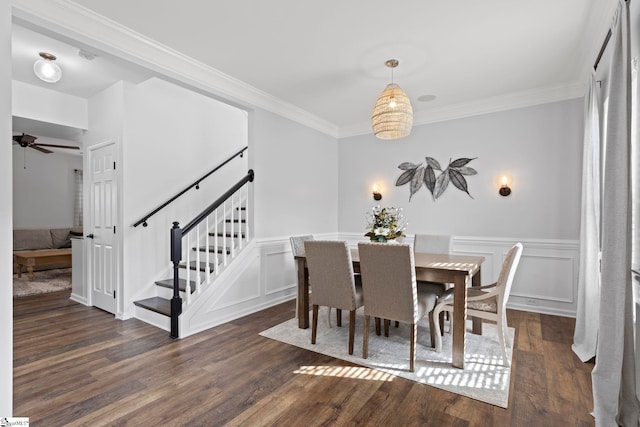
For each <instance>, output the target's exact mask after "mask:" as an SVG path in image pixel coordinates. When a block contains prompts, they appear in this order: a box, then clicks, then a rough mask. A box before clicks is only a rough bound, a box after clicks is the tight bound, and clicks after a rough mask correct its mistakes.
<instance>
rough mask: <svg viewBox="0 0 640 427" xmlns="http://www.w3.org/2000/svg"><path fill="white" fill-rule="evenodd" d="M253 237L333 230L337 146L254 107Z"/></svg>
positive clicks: (252, 131)
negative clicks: (254, 212) (254, 214)
mask: <svg viewBox="0 0 640 427" xmlns="http://www.w3.org/2000/svg"><path fill="white" fill-rule="evenodd" d="M251 126H252V127H251V135H252V137H251V141H252V142H251V147H250V148H251V152H252V167H253V168H254V169H255V173H256V181H255V184H254V189H255V194H256V196H255V197H256V199H255V208H256V218H255V230H256V236H257V237H258V238H260V239H268V238H273V237H286V238H288V237H289V236H292V235H297V234H314V233H316V234H317V233H335V232H336V231H337V229H338V211H337V207H338V193H339V191H338V146H337V141H336V140H335V138H332V137H330V136H327V135H325V134H323V133H320V132H318V131H315V130H313V129H310V128H308V127H305V126H302V125H300V124H298V123H295V122H292V121H291V120H288V119H285V118H282V117H279V116H277V115H275V114H272V113H269V112H266V111H264V110H256V111H255V112H254V113H253V114H252V117H251Z"/></svg>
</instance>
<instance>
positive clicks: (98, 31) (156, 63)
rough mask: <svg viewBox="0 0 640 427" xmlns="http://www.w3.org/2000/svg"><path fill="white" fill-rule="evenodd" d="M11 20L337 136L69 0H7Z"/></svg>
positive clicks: (311, 118) (325, 125)
mask: <svg viewBox="0 0 640 427" xmlns="http://www.w3.org/2000/svg"><path fill="white" fill-rule="evenodd" d="M12 15H13V18H14V22H17V23H20V24H24V25H26V26H28V27H32V28H33V27H37V28H38V29H39V30H41V31H44V32H46V33H48V34H54V35H59V36H63V37H65V38H67V39H68V40H69V41H71V40H75V41H77V42H80V43H84V44H87V45H89V46H92V47H94V48H96V49H100V50H102V51H104V52H106V53H108V54H111V55H114V56H117V57H120V58H123V59H125V60H127V61H129V62H132V63H134V64H136V65H138V66H142V67H144V68H146V69H148V70H150V71H152V72H153V73H156V74H157V75H159V76H163V77H165V78H169V79H170V80H173V81H174V82H180V83H181V84H185V85H188V86H191V87H193V88H194V89H197V90H199V91H202V92H205V93H208V94H211V95H213V96H215V97H216V98H218V99H221V100H225V101H226V102H229V103H231V104H232V105H235V106H237V107H239V108H243V109H250V108H252V107H258V108H262V109H264V110H267V111H270V112H272V113H275V114H277V115H280V116H282V117H285V118H287V119H290V120H292V121H295V122H297V123H300V124H302V125H305V126H308V127H310V128H312V129H315V130H317V131H319V132H322V133H324V134H327V135H329V136H332V137H334V138H337V137H338V127H337V126H336V125H335V124H333V123H330V122H328V121H326V120H324V119H321V118H319V117H318V116H315V115H313V114H311V113H309V112H308V111H305V110H303V109H301V108H299V107H296V106H295V105H293V104H290V103H288V102H285V101H283V100H281V99H279V98H276V97H274V96H272V95H270V94H268V93H266V92H264V91H261V90H259V89H257V88H255V87H253V86H251V85H249V84H247V83H244V82H242V81H240V80H238V79H236V78H234V77H231V76H229V75H227V74H224V73H222V72H221V71H219V70H217V69H215V68H213V67H210V66H208V65H205V64H203V63H202V62H199V61H196V60H194V59H193V58H191V57H188V56H186V55H184V54H182V53H180V52H178V51H176V50H174V49H171V48H169V47H167V46H164V45H162V44H160V43H158V42H156V41H155V40H152V39H150V38H148V37H146V36H144V35H142V34H139V33H137V32H135V31H133V30H131V29H130V28H127V27H125V26H123V25H121V24H119V23H117V22H115V21H113V20H110V19H108V18H106V17H104V16H102V15H99V14H97V13H95V12H94V11H92V10H90V9H88V8H86V7H84V6H81V5H79V4H77V3H75V2H73V1H70V0H12Z"/></svg>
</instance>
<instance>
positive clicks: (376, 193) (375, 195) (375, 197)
mask: <svg viewBox="0 0 640 427" xmlns="http://www.w3.org/2000/svg"><path fill="white" fill-rule="evenodd" d="M381 199H382V194H381V193H380V189H379V188H378V184H373V200H381Z"/></svg>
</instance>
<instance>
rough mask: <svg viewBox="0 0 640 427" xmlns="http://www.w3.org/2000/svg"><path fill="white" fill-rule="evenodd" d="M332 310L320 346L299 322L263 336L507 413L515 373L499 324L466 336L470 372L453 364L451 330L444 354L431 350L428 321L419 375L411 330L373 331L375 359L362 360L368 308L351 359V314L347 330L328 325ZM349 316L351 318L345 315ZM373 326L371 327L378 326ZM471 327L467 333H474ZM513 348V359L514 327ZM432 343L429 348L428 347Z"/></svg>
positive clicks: (321, 322)
mask: <svg viewBox="0 0 640 427" xmlns="http://www.w3.org/2000/svg"><path fill="white" fill-rule="evenodd" d="M323 310H326V308H324V309H323V308H321V310H320V315H319V317H318V332H317V337H316V344H315V345H312V344H311V329H300V328H298V319H291V320H287V321H286V322H283V323H281V324H279V325H276V326H274V327H273V328H270V329H267V330H266V331H263V332H261V333H260V335H261V336H263V337H266V338H271V339H274V340H277V341H281V342H284V343H287V344H290V345H294V346H296V347H301V348H304V349H307V350H310V351H314V352H316V353H321V354H325V355H327V356H332V357H335V358H337V359H341V360H346V361H349V362H352V363H356V364H358V365H362V366H366V367H368V368H372V369H375V370H378V371H382V372H385V373H388V374H391V375H393V376H398V377H402V378H406V379H409V380H412V381H416V382H418V383H422V384H426V385H429V386H432V387H436V388H439V389H442V390H447V391H450V392H453V393H457V394H460V395H462V396H466V397H470V398H472V399H476V400H480V401H482V402H486V403H490V404H492V405H496V406H500V407H502V408H506V407H507V404H508V402H509V381H510V377H511V369H510V368H509V367H507V366H503V364H502V362H503V361H502V351H501V350H500V344H499V341H498V335H497V332H496V329H497V328H496V325H495V324H487V323H485V324H484V325H483V330H482V333H483V335H481V336H480V335H474V334H472V333H467V334H466V349H465V369H457V368H454V367H453V366H452V365H451V361H452V359H451V344H452V337H451V334H450V333H448V327H446V328H445V334H444V337H443V342H442V352H440V353H437V352H436V351H435V350H434V349H432V348H431V347H430V346H428V344H429V342H430V339H429V322H428V320H427V319H423V320H422V321H420V323H419V324H418V345H417V350H416V362H415V370H414V372H409V335H410V328H409V326H408V325H403V324H400V327H399V328H396V327H394V326H393V324H392V326H391V328H390V332H389V337H385V336H384V333H383V334H381V335H380V336H377V335H376V334H375V332H374V330H373V326H371V328H372V329H371V331H370V333H369V356H368V358H367V359H363V358H362V331H363V327H364V318H363V314H362V308H361V309H360V310H358V311H357V313H356V314H357V316H356V335H355V346H354V352H353V355H349V352H348V342H349V322H348V315H347V316H346V317H345V318H344V320H343V322H342V327H337V326H336V325H335V315H333V316H332V317H333V319H332V323H333V327H331V328H330V327H329V326H328V322H327V312H326V311H324V312H323ZM343 316H345V313H344V312H343ZM373 323H374V322H373V321H371V322H370V325H373ZM470 325H471V324H470V323H469V324H468V328H467V330H469V329H470ZM508 335H509V344H510V347H509V349H508V351H507V355H508V356H509V358H510V359H511V356H512V351H513V336H514V330H513V328H508ZM425 344H426V345H425Z"/></svg>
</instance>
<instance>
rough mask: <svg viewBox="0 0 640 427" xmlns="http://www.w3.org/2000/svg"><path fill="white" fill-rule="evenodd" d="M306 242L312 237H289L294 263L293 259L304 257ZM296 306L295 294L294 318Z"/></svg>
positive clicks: (297, 302)
mask: <svg viewBox="0 0 640 427" xmlns="http://www.w3.org/2000/svg"><path fill="white" fill-rule="evenodd" d="M308 240H313V235H311V234H306V235H303V236H291V237H289V242H290V243H291V253H292V255H293V257H294V262H295V257H297V256H300V255H304V242H306V241H308ZM297 265H298V263H296V266H297ZM298 304H299V301H298V294H297V293H296V317H298V310H297V307H298ZM329 322H331V320H329Z"/></svg>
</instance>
